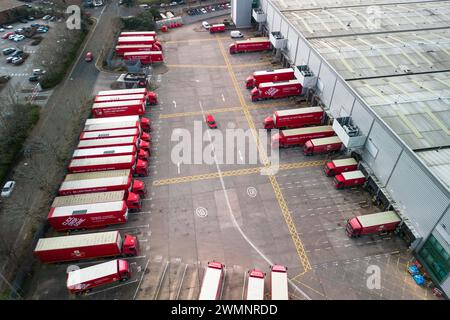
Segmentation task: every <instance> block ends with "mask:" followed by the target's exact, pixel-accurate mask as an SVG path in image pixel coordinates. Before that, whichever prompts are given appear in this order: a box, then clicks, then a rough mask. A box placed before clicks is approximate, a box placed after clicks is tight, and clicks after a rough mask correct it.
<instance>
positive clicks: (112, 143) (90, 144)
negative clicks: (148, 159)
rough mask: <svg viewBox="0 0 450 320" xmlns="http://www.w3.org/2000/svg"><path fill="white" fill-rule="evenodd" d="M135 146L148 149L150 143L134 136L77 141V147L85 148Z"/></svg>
mask: <svg viewBox="0 0 450 320" xmlns="http://www.w3.org/2000/svg"><path fill="white" fill-rule="evenodd" d="M129 145H132V146H136V148H139V149H142V150H145V151H150V143H149V142H147V141H144V140H141V139H139V137H136V136H130V137H121V138H105V139H95V140H81V141H80V142H78V146H77V148H78V149H86V148H105V147H118V146H129Z"/></svg>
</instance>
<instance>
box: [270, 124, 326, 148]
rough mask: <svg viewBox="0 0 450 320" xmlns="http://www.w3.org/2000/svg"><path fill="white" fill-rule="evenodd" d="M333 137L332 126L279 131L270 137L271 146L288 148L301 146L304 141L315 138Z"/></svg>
mask: <svg viewBox="0 0 450 320" xmlns="http://www.w3.org/2000/svg"><path fill="white" fill-rule="evenodd" d="M331 136H334V130H333V127H332V126H316V127H307V128H298V129H287V130H281V131H280V132H279V133H277V134H274V135H273V137H272V146H273V147H276V146H280V147H289V146H295V145H303V144H305V142H306V141H308V140H311V139H315V138H325V137H331Z"/></svg>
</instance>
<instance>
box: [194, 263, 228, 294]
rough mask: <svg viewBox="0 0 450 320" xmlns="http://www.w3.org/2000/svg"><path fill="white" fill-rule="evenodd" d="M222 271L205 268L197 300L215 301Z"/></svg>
mask: <svg viewBox="0 0 450 320" xmlns="http://www.w3.org/2000/svg"><path fill="white" fill-rule="evenodd" d="M222 272H223V269H216V268H206V273H205V276H204V278H203V283H202V288H201V290H200V296H199V297H198V299H199V300H216V295H217V290H218V289H219V286H220V281H221V275H222Z"/></svg>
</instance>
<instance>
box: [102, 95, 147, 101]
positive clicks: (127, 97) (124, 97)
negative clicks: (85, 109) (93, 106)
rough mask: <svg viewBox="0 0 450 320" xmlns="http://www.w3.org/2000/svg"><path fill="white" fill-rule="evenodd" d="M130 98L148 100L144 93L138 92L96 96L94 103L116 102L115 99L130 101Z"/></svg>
mask: <svg viewBox="0 0 450 320" xmlns="http://www.w3.org/2000/svg"><path fill="white" fill-rule="evenodd" d="M129 100H142V101H145V100H146V96H145V94H144V93H136V94H120V95H115V96H112V95H111V96H95V98H94V103H102V102H114V101H129Z"/></svg>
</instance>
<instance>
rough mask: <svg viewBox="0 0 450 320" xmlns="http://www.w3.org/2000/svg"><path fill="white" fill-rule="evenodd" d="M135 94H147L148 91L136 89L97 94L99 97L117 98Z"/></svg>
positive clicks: (105, 91) (104, 91) (107, 91)
mask: <svg viewBox="0 0 450 320" xmlns="http://www.w3.org/2000/svg"><path fill="white" fill-rule="evenodd" d="M135 93H147V89H146V88H136V89H119V90H103V91H99V92H97V96H115V95H118V94H135Z"/></svg>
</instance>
